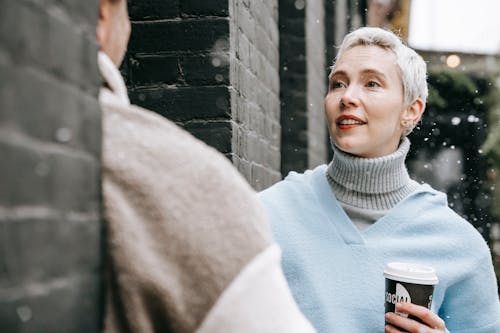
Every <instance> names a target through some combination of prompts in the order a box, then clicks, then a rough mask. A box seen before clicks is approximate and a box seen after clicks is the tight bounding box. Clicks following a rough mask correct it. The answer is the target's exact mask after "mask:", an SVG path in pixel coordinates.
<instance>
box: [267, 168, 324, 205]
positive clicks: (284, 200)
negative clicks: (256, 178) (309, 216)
mask: <svg viewBox="0 0 500 333" xmlns="http://www.w3.org/2000/svg"><path fill="white" fill-rule="evenodd" d="M325 172H326V165H320V166H318V167H316V168H314V169H312V170H306V171H304V172H302V173H299V172H295V171H292V172H290V173H289V174H288V175H287V176H286V177H285V179H283V180H282V181H280V182H278V183H276V184H274V185H272V186H270V187H268V188H267V189H265V190H263V191H261V192H259V193H258V196H259V199H260V200H261V202H263V203H264V204H265V205H266V206H270V205H272V206H275V205H286V204H289V203H290V202H296V203H297V205H300V204H301V203H302V202H304V200H303V199H304V197H311V196H312V195H313V192H316V191H318V189H317V187H320V186H321V185H319V184H321V183H322V182H326V175H325ZM323 185H324V184H323Z"/></svg>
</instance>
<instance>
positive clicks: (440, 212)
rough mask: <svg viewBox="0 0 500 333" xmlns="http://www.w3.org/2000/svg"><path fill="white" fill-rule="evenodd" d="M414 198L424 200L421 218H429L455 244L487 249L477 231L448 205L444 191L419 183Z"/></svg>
mask: <svg viewBox="0 0 500 333" xmlns="http://www.w3.org/2000/svg"><path fill="white" fill-rule="evenodd" d="M414 198H415V199H414V200H421V201H424V202H425V204H424V208H425V209H424V210H422V212H421V218H424V217H425V218H429V220H430V221H432V222H431V223H432V224H433V225H435V226H436V227H438V228H440V230H441V232H442V233H443V234H445V235H446V236H447V238H448V239H454V240H455V241H456V242H457V244H462V245H464V246H465V247H473V248H476V249H477V248H478V246H479V248H483V250H485V251H488V249H487V244H486V242H485V240H484V238H483V237H482V235H481V234H480V233H479V231H478V230H477V229H476V228H475V227H474V226H473V225H472V224H471V223H470V222H469V221H468V220H467V219H465V218H464V217H463V216H461V215H460V214H459V213H457V212H456V211H455V210H453V209H452V208H451V207H450V206H449V204H448V199H447V194H446V193H444V192H441V191H439V190H436V189H434V188H432V187H431V186H430V185H429V184H421V185H420V186H419V187H418V188H417V190H416V191H415V196H414Z"/></svg>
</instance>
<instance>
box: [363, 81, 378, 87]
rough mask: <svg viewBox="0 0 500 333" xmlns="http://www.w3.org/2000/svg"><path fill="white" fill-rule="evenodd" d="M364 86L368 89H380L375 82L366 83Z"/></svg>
mask: <svg viewBox="0 0 500 333" xmlns="http://www.w3.org/2000/svg"><path fill="white" fill-rule="evenodd" d="M366 86H367V87H368V88H376V87H380V84H379V83H378V82H376V81H368V83H367V84H366Z"/></svg>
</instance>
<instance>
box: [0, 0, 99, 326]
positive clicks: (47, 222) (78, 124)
mask: <svg viewBox="0 0 500 333" xmlns="http://www.w3.org/2000/svg"><path fill="white" fill-rule="evenodd" d="M97 3H98V1H97V0H91V1H69V0H67V1H61V0H59V1H56V0H53V1H44V2H40V1H34V0H3V1H1V3H0V6H1V8H2V9H1V10H0V249H1V250H0V331H1V332H9V333H10V332H97V331H99V328H100V326H101V320H100V316H101V310H102V309H101V294H100V272H99V269H100V264H101V224H100V185H99V184H100V176H99V155H100V111H99V106H98V103H97V100H96V95H97V92H98V88H99V78H98V72H97V64H96V53H97V47H96V44H95V24H96V21H97Z"/></svg>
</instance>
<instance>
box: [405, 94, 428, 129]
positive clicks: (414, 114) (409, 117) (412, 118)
mask: <svg viewBox="0 0 500 333" xmlns="http://www.w3.org/2000/svg"><path fill="white" fill-rule="evenodd" d="M424 109H425V105H424V102H423V101H422V100H421V99H420V98H416V99H415V100H414V101H413V102H411V103H410V105H408V107H407V108H406V109H405V110H404V111H403V114H402V116H401V121H402V122H405V123H407V124H413V126H415V125H416V124H417V123H418V122H419V121H420V118H422V114H423V113H424Z"/></svg>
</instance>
